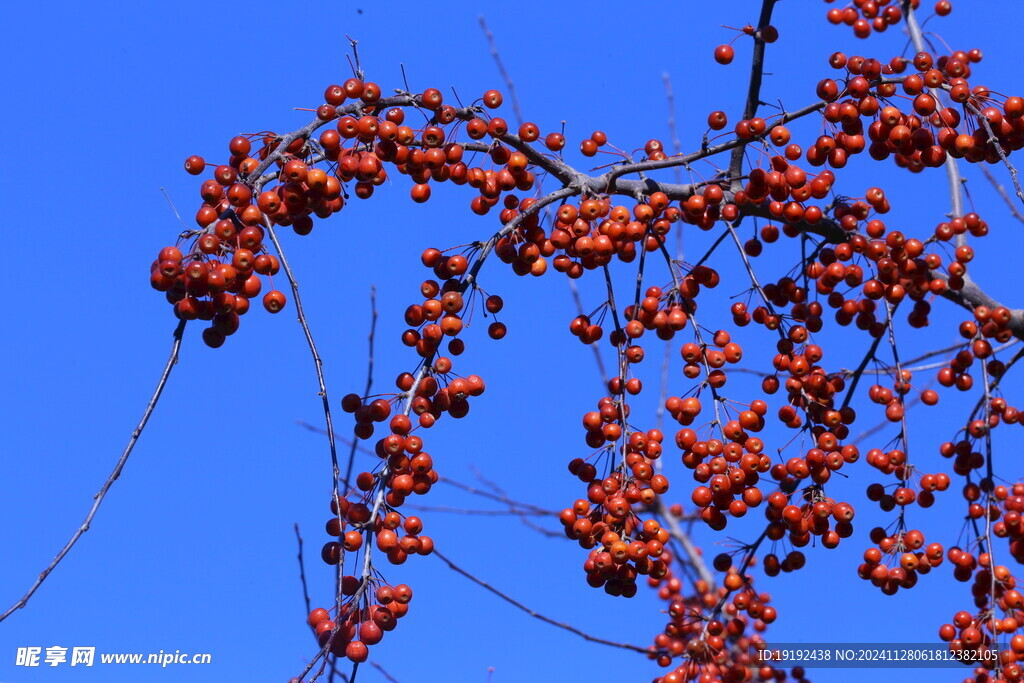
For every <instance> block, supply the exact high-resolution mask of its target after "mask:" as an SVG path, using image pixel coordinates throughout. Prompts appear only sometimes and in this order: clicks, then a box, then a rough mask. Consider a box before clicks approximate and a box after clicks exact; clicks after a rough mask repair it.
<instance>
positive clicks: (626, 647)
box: [431, 548, 650, 654]
mask: <svg viewBox="0 0 1024 683" xmlns="http://www.w3.org/2000/svg"><path fill="white" fill-rule="evenodd" d="M431 554H432V555H433V556H434V557H436V558H437V559H439V560H441V561H442V562H444V563H445V564H446V565H448V567H449V568H451V569H452V570H454V571H456V572H458V573H459V574H462V575H463V576H465V577H466V578H467V579H469V580H470V581H472V582H473V583H475V584H476V585H478V586H480V587H481V588H484V589H486V590H488V591H490V592H491V593H494V594H495V595H497V596H498V597H499V598H501V599H502V600H504V601H505V602H507V603H509V604H510V605H512V606H513V607H515V608H516V609H518V610H521V611H523V612H526V613H527V614H529V615H530V616H531V617H533V618H534V619H539V620H541V621H543V622H544V623H546V624H551V625H552V626H556V627H558V628H560V629H563V630H565V631H568V632H569V633H574V634H576V635H578V636H579V637H580V638H583V639H584V640H587V641H590V642H591V643H600V644H601V645H609V646H611V647H618V648H622V649H624V650H632V651H633V652H639V653H641V654H648V653H649V652H650V649H649V648H646V647H640V646H639V645H631V644H629V643H617V642H615V641H614V640H607V639H605V638H599V637H597V636H592V635H590V634H589V633H586V632H585V631H581V630H580V629H578V628H576V627H575V626H570V625H569V624H566V623H563V622H559V621H555V620H554V619H552V618H551V617H546V616H544V615H543V614H541V613H539V612H537V611H536V610H533V609H531V608H529V607H527V606H526V605H524V604H523V603H521V602H519V601H518V600H516V599H514V598H511V597H509V596H508V595H506V594H504V593H502V592H501V591H500V590H498V589H497V588H495V587H494V586H492V585H491V584H489V583H487V582H486V581H484V580H482V579H478V578H477V577H476V576H474V575H473V574H470V573H469V572H468V571H466V570H465V569H463V568H462V567H459V566H458V565H456V564H455V563H454V562H452V561H451V560H449V559H448V558H447V557H446V556H445V555H443V554H442V553H440V552H439V551H438V550H437V548H434V552H433V553H431Z"/></svg>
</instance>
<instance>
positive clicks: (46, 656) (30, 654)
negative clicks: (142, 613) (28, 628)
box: [14, 645, 213, 667]
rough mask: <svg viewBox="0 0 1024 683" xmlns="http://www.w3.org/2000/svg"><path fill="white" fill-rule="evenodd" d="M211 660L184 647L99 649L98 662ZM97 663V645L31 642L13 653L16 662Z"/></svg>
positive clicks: (35, 664)
mask: <svg viewBox="0 0 1024 683" xmlns="http://www.w3.org/2000/svg"><path fill="white" fill-rule="evenodd" d="M212 661H213V656H212V655H211V654H209V653H199V654H190V653H188V652H182V651H181V650H175V651H174V652H165V651H163V650H160V651H159V652H149V653H139V652H101V653H99V664H159V665H160V666H161V667H166V666H170V665H172V664H209V663H211V662H212ZM96 663H97V661H96V648H95V647H71V648H67V647H63V646H60V645H51V646H50V647H45V648H44V647H41V646H29V647H19V648H18V649H17V651H16V652H15V655H14V664H15V666H27V667H41V666H60V665H62V664H64V665H68V666H93V665H94V664H96Z"/></svg>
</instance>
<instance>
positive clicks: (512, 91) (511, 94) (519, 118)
mask: <svg viewBox="0 0 1024 683" xmlns="http://www.w3.org/2000/svg"><path fill="white" fill-rule="evenodd" d="M480 28H481V29H482V30H483V32H484V37H486V38H487V44H488V45H489V46H490V48H491V57H493V58H494V63H495V65H497V67H498V73H500V74H501V77H502V78H503V79H505V86H506V87H507V88H508V98H509V99H510V100H512V111H513V112H515V115H516V123H522V122H523V112H522V111H521V110H520V109H519V97H517V96H516V84H515V83H514V82H513V81H512V77H511V76H510V75H509V73H508V71H506V70H505V64H504V63H502V61H501V54H500V53H499V52H498V44H497V43H496V42H495V40H494V34H493V33H491V29H489V28H487V22H486V21H485V20H484V16H483V15H482V14H481V15H480Z"/></svg>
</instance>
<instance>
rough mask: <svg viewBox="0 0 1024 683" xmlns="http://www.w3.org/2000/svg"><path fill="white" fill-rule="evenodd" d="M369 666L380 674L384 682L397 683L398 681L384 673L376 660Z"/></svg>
mask: <svg viewBox="0 0 1024 683" xmlns="http://www.w3.org/2000/svg"><path fill="white" fill-rule="evenodd" d="M370 664H371V665H372V666H373V668H375V669H376V670H377V671H379V672H380V675H381V676H383V677H384V678H385V680H387V681H390V683H398V679H396V678H395V677H394V676H392V675H391V674H389V673H388V672H387V671H385V670H384V667H383V666H381V665H380V663H379V662H378V661H377V660H373V661H372V662H370Z"/></svg>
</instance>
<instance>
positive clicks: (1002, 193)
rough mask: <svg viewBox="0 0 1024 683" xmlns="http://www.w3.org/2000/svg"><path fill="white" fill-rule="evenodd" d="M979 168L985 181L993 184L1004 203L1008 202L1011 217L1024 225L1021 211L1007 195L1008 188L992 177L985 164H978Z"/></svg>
mask: <svg viewBox="0 0 1024 683" xmlns="http://www.w3.org/2000/svg"><path fill="white" fill-rule="evenodd" d="M978 167H979V168H980V169H981V172H982V174H983V175H984V176H985V180H987V181H988V182H989V183H991V185H992V187H994V188H995V190H996V192H998V193H999V196H1000V197H1002V198H1003V201H1004V202H1006V207H1007V208H1008V209H1010V215H1011V216H1013V217H1014V218H1016V219H1017V220H1018V221H1020V222H1021V223H1024V216H1022V215H1021V213H1020V211H1018V210H1017V205H1016V204H1014V203H1013V200H1012V199H1010V195H1008V194H1007V193H1006V188H1005V187H1003V186H1002V184H1001V183H1000V182H999V181H998V180H996V177H995V176H994V175H992V173H991V171H989V170H988V169H987V168H985V165H984V164H978Z"/></svg>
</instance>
